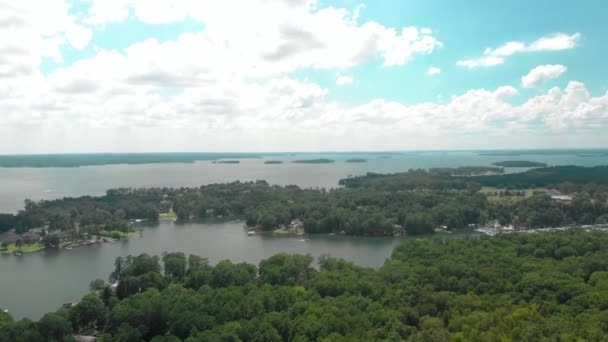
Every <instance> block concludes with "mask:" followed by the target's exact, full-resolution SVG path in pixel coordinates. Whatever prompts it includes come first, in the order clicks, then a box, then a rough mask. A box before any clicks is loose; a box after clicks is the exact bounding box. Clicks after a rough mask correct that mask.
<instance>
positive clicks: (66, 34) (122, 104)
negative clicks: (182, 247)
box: [0, 0, 608, 153]
mask: <svg viewBox="0 0 608 342" xmlns="http://www.w3.org/2000/svg"><path fill="white" fill-rule="evenodd" d="M2 1H3V0H0V2H2ZM19 6H22V7H23V8H21V10H19V11H13V12H11V10H10V8H9V9H8V10H7V9H3V11H8V12H7V13H4V14H3V16H5V17H7V18H10V19H11V20H12V19H15V20H12V21H7V23H8V24H2V25H6V28H7V30H5V34H4V35H2V34H0V50H2V49H5V50H6V51H20V53H22V55H21V56H17V55H15V56H16V57H15V58H14V59H11V58H12V57H11V56H12V55H11V54H8V55H7V56H9V57H8V58H4V59H3V60H2V61H0V77H2V78H3V79H5V81H6V83H5V84H6V87H5V89H4V91H3V90H2V88H0V109H3V112H5V113H8V114H7V118H6V120H5V123H4V124H3V125H0V133H4V136H5V137H6V138H5V139H6V141H4V142H5V143H6V144H4V148H0V153H1V152H5V153H11V152H45V150H48V151H49V152H53V151H60V152H64V151H72V150H75V152H77V151H80V150H83V151H88V150H92V151H122V150H138V151H139V150H154V151H156V150H163V149H168V150H197V151H206V150H248V149H251V150H266V151H267V150H318V149H321V150H323V149H327V150H340V149H345V150H352V149H366V150H368V149H369V150H374V149H427V148H428V149H435V148H450V147H453V148H483V147H488V148H496V147H504V148H509V147H513V148H518V147H526V146H529V147H555V146H556V144H558V145H559V146H558V147H606V144H607V143H608V140H607V138H606V137H604V136H603V135H604V134H602V131H607V130H606V128H608V127H606V125H607V122H608V114H607V113H606V112H607V110H608V95H607V87H608V84H607V82H606V80H607V79H608V77H607V76H608V63H606V62H605V61H604V60H603V58H602V56H604V58H605V56H607V55H608V47H607V45H606V44H605V39H603V38H604V37H606V36H608V24H606V22H605V17H604V15H603V14H604V13H607V11H608V3H606V2H605V1H599V0H595V1H585V2H583V3H575V2H565V1H562V2H559V3H556V2H555V1H548V0H537V1H523V0H512V1H495V0H487V1H480V0H479V1H478V0H474V1H473V0H472V1H439V0H430V1H410V0H387V1H374V2H361V1H350V0H343V1H327V0H318V1H313V0H289V1H288V0H272V1H265V2H264V1H263V2H260V3H257V1H252V2H247V3H243V2H238V1H226V2H225V3H221V4H220V3H215V4H214V3H205V2H200V1H193V0H188V1H182V2H180V3H177V4H174V5H171V4H170V3H158V2H145V1H135V0H117V1H114V2H107V1H106V2H104V1H102V0H88V1H66V0H50V1H48V2H45V3H44V5H40V3H38V2H35V1H24V2H23V4H22V5H19ZM0 7H1V6H0ZM17 7H18V6H17ZM7 8H8V7H7ZM41 20H42V21H43V22H42V23H41V22H40V21H41ZM11 22H13V23H24V24H19V25H17V24H10V23H11ZM9 34H10V35H9ZM20 44H23V47H22V46H20ZM21 47H22V48H21ZM487 49H489V50H490V51H486V50H487ZM484 58H485V60H486V62H487V61H490V59H492V60H493V61H495V60H496V59H500V62H491V63H490V62H488V63H489V64H488V65H478V64H474V65H473V64H471V63H479V61H481V60H482V59H484ZM467 63H468V64H467ZM467 65H468V66H467ZM2 68H4V69H2ZM431 68H433V69H435V73H434V74H433V75H429V70H430V69H431ZM526 75H527V78H526V81H524V79H523V78H524V76H526ZM33 84H35V86H34V87H32V86H28V85H33ZM92 99H95V100H96V101H98V102H95V101H93V100H92ZM24 127H27V132H26V131H25V130H26V128H24ZM250 128H251V129H250ZM161 130H162V131H163V132H165V133H166V134H167V136H168V137H169V138H170V142H168V143H164V142H163V143H159V142H158V139H155V137H157V136H158V134H159V132H160V131H161ZM75 131H78V132H81V133H78V134H82V136H83V137H91V136H96V137H97V139H95V141H91V142H87V143H85V144H82V145H79V146H76V147H75V146H74V144H73V143H71V142H70V138H68V137H66V134H65V132H75ZM125 131H127V132H129V135H130V139H125V138H124V137H123V136H124V134H122V133H121V134H120V135H118V134H117V133H116V132H125ZM354 131H357V132H365V133H364V134H362V135H353V134H352V132H354ZM56 132H58V133H56ZM78 134H76V135H75V136H74V139H78V138H79V135H78ZM30 135H31V136H37V137H44V138H38V141H34V142H27V143H25V144H20V143H19V142H18V141H17V140H16V139H15V137H18V136H30ZM506 135H508V136H516V137H519V138H520V139H517V141H516V142H511V143H509V142H505V139H504V137H505V136H506ZM403 137H409V138H407V139H403ZM43 139H50V140H52V142H51V143H50V144H49V143H48V142H46V141H43ZM193 140H194V141H197V142H198V143H196V144H194V145H193V144H191V143H189V142H190V141H193ZM218 140H219V141H218ZM328 141H331V142H332V143H333V144H334V145H333V146H327V148H325V145H324V144H327V142H328ZM562 145H563V146H562Z"/></svg>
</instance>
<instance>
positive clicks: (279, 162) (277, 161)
mask: <svg viewBox="0 0 608 342" xmlns="http://www.w3.org/2000/svg"><path fill="white" fill-rule="evenodd" d="M264 164H267V165H278V164H283V161H282V160H267V161H265V162H264Z"/></svg>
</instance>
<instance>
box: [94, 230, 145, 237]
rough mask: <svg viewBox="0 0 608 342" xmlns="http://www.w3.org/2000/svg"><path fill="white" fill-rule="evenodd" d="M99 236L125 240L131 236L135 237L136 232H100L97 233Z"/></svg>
mask: <svg viewBox="0 0 608 342" xmlns="http://www.w3.org/2000/svg"><path fill="white" fill-rule="evenodd" d="M99 235H100V236H106V237H111V238H127V237H132V236H137V235H138V233H137V232H126V233H125V232H121V231H119V230H102V231H100V232H99Z"/></svg>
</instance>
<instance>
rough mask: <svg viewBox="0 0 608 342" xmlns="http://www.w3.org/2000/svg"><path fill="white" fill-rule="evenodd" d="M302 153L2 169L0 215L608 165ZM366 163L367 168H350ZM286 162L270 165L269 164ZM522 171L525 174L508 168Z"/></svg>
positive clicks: (563, 159) (547, 159)
mask: <svg viewBox="0 0 608 342" xmlns="http://www.w3.org/2000/svg"><path fill="white" fill-rule="evenodd" d="M385 157H390V158H381V157H380V156H378V155H366V154H361V155H357V154H298V155H297V157H276V156H275V157H268V158H267V159H263V158H260V159H242V160H241V163H240V164H214V163H212V162H209V161H204V162H197V163H193V164H145V165H107V166H86V167H77V168H0V189H2V190H1V191H0V212H16V211H17V210H19V209H21V208H22V207H23V201H24V200H25V199H26V198H29V199H33V200H40V199H51V198H61V197H65V196H81V195H101V194H104V193H105V191H106V190H107V189H111V188H117V187H182V186H200V185H203V184H209V183H218V182H230V181H235V180H241V181H247V180H266V181H268V182H269V183H271V184H279V185H287V184H296V185H299V186H301V187H325V188H331V187H336V186H337V184H338V181H339V180H340V179H341V178H344V177H346V176H348V175H361V174H365V173H366V172H380V173H388V172H400V171H406V170H408V169H410V168H430V167H457V166H487V165H490V164H491V163H493V162H496V161H503V160H532V161H539V162H544V163H547V164H549V165H582V166H595V165H606V164H608V157H577V154H576V153H572V154H564V155H522V156H481V155H479V154H478V153H477V152H472V151H471V152H460V151H447V152H415V153H403V154H393V155H387V156H385ZM313 158H329V159H334V160H335V161H336V162H335V163H331V164H293V163H290V161H291V160H293V159H313ZM349 158H365V159H367V162H366V163H346V162H345V161H346V159H349ZM269 159H272V160H284V161H285V163H284V164H279V165H267V164H264V161H265V160H269ZM508 171H521V169H508Z"/></svg>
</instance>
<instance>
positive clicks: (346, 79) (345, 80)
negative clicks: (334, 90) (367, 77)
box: [336, 74, 353, 85]
mask: <svg viewBox="0 0 608 342" xmlns="http://www.w3.org/2000/svg"><path fill="white" fill-rule="evenodd" d="M352 83H353V77H352V76H347V75H340V74H338V75H337V76H336V84H337V85H348V84H352Z"/></svg>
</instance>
